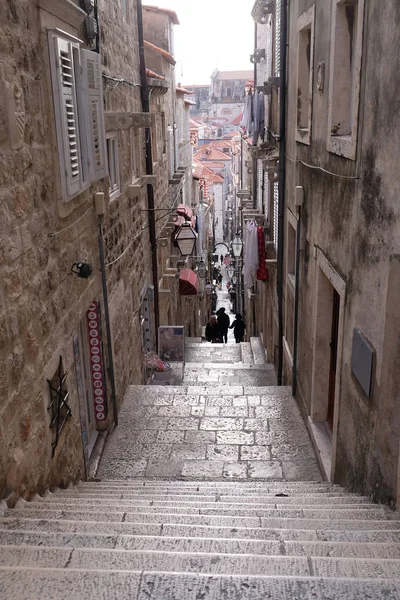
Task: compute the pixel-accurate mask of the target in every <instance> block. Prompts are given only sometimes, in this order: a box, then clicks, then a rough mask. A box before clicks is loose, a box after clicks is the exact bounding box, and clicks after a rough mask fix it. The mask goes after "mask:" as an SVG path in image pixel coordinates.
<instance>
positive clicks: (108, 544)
mask: <svg viewBox="0 0 400 600" xmlns="http://www.w3.org/2000/svg"><path fill="white" fill-rule="evenodd" d="M399 538H400V533H399ZM5 545H12V546H41V547H43V546H47V547H49V546H54V547H55V546H58V547H60V546H62V547H68V548H92V549H93V548H103V549H106V548H108V549H111V550H112V549H115V550H135V551H152V552H189V553H190V552H206V553H217V554H248V555H252V554H261V555H276V556H278V555H285V556H326V557H328V556H335V557H345V556H348V557H354V558H380V559H386V558H394V559H400V541H399V542H398V543H394V542H390V541H389V542H375V541H374V542H368V541H367V540H366V541H364V542H319V541H290V540H285V539H284V536H283V539H281V540H269V541H262V540H251V539H248V540H246V539H236V540H235V539H233V540H232V539H227V538H217V539H212V538H194V539H192V538H185V537H180V538H179V537H178V538H174V537H161V536H129V535H106V534H98V535H95V534H88V533H85V534H79V533H45V532H30V531H2V530H0V546H5Z"/></svg>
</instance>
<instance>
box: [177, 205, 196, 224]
mask: <svg viewBox="0 0 400 600" xmlns="http://www.w3.org/2000/svg"><path fill="white" fill-rule="evenodd" d="M176 212H177V213H178V215H181V216H182V217H185V218H186V219H187V220H188V221H190V220H191V219H192V217H193V211H192V209H191V208H190V206H187V205H186V204H178V207H177V209H176Z"/></svg>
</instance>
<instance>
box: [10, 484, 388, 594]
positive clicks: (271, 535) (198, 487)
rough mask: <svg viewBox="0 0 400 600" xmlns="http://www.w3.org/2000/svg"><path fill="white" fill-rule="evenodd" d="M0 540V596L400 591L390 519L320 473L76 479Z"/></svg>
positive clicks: (21, 515)
mask: <svg viewBox="0 0 400 600" xmlns="http://www.w3.org/2000/svg"><path fill="white" fill-rule="evenodd" d="M0 545H1V547H0V598H2V599H3V598H4V599H5V598H7V599H11V598H14V599H22V598H41V599H44V598H45V599H53V598H54V599H56V598H57V600H59V599H64V598H65V599H67V598H68V599H72V598H73V599H74V600H80V599H82V600H83V599H85V600H86V599H87V598H118V600H125V599H126V600H128V599H129V600H131V599H132V598H139V599H141V600H144V599H151V600H161V599H162V600H187V599H188V598H189V599H193V600H194V599H207V598H216V599H220V598H221V599H222V598H223V599H225V598H226V599H236V598H237V599H249V600H250V599H251V600H261V599H262V600H264V599H265V598H277V599H280V598H283V599H286V598H287V599H289V598H290V599H292V598H293V599H306V598H321V599H330V598H332V599H333V598H335V599H339V598H340V599H343V598H346V599H356V598H357V599H360V600H361V599H363V600H364V599H366V598H371V599H383V598H385V600H388V599H395V598H396V599H398V598H400V519H397V518H394V515H393V513H391V512H390V511H389V510H388V509H386V508H384V507H382V506H378V505H375V504H372V503H371V502H370V500H369V499H368V498H364V497H360V496H357V495H353V494H348V493H346V492H345V491H344V490H343V489H341V488H340V487H338V486H335V485H332V484H330V483H324V482H314V481H313V482H295V483H294V482H262V483H260V482H250V483H249V482H242V483H240V484H238V483H237V482H222V481H219V482H205V481H157V480H137V481H117V480H116V481H107V482H97V483H96V482H93V483H79V484H78V485H77V486H76V487H72V486H71V487H70V488H69V489H67V490H56V491H55V493H47V494H46V495H45V497H43V498H41V497H39V496H36V497H35V498H34V499H33V500H32V501H31V502H25V501H19V502H18V503H17V505H16V506H15V508H13V509H9V508H6V509H5V510H4V511H3V514H2V516H1V518H0Z"/></svg>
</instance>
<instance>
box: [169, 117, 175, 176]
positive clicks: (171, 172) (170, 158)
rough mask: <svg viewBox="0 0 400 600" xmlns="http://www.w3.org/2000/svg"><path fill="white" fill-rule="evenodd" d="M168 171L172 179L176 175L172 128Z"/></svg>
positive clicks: (170, 128) (171, 130) (171, 131)
mask: <svg viewBox="0 0 400 600" xmlns="http://www.w3.org/2000/svg"><path fill="white" fill-rule="evenodd" d="M168 169H169V178H170V179H171V178H172V175H173V174H174V131H173V129H172V127H171V126H169V127H168Z"/></svg>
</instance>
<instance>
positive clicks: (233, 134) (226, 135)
mask: <svg viewBox="0 0 400 600" xmlns="http://www.w3.org/2000/svg"><path fill="white" fill-rule="evenodd" d="M233 137H240V132H239V131H230V132H229V133H226V134H225V135H224V136H223V138H224V139H229V138H233Z"/></svg>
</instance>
